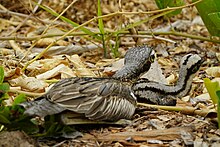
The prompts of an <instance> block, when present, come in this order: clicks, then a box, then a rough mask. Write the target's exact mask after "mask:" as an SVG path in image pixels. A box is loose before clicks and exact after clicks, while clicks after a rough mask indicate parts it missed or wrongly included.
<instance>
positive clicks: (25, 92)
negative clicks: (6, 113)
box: [9, 87, 45, 97]
mask: <svg viewBox="0 0 220 147" xmlns="http://www.w3.org/2000/svg"><path fill="white" fill-rule="evenodd" d="M9 92H13V93H23V94H25V95H28V96H36V97H39V96H42V95H43V94H45V93H36V92H27V91H22V90H19V89H17V88H16V87H10V90H9Z"/></svg>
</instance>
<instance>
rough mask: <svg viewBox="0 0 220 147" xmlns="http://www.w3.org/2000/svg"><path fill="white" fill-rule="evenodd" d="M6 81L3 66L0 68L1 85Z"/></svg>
mask: <svg viewBox="0 0 220 147" xmlns="http://www.w3.org/2000/svg"><path fill="white" fill-rule="evenodd" d="M3 81H4V68H3V66H0V84H2V83H3Z"/></svg>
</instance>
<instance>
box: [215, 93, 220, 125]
mask: <svg viewBox="0 0 220 147" xmlns="http://www.w3.org/2000/svg"><path fill="white" fill-rule="evenodd" d="M216 95H217V96H218V104H217V116H218V128H219V129H220V90H218V91H216Z"/></svg>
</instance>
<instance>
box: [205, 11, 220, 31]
mask: <svg viewBox="0 0 220 147" xmlns="http://www.w3.org/2000/svg"><path fill="white" fill-rule="evenodd" d="M208 17H209V18H210V19H211V21H212V22H213V23H214V24H215V27H216V29H218V30H220V25H219V24H220V12H217V13H209V14H208Z"/></svg>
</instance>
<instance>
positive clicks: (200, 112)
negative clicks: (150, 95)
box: [138, 103, 217, 117]
mask: <svg viewBox="0 0 220 147" xmlns="http://www.w3.org/2000/svg"><path fill="white" fill-rule="evenodd" d="M138 105H139V106H145V107H148V108H154V109H161V110H167V111H177V112H181V113H183V114H187V115H199V116H202V117H205V116H207V114H208V113H210V112H211V110H210V109H202V110H196V108H193V107H178V106H161V105H151V104H145V103H138ZM214 113H217V112H214Z"/></svg>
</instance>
